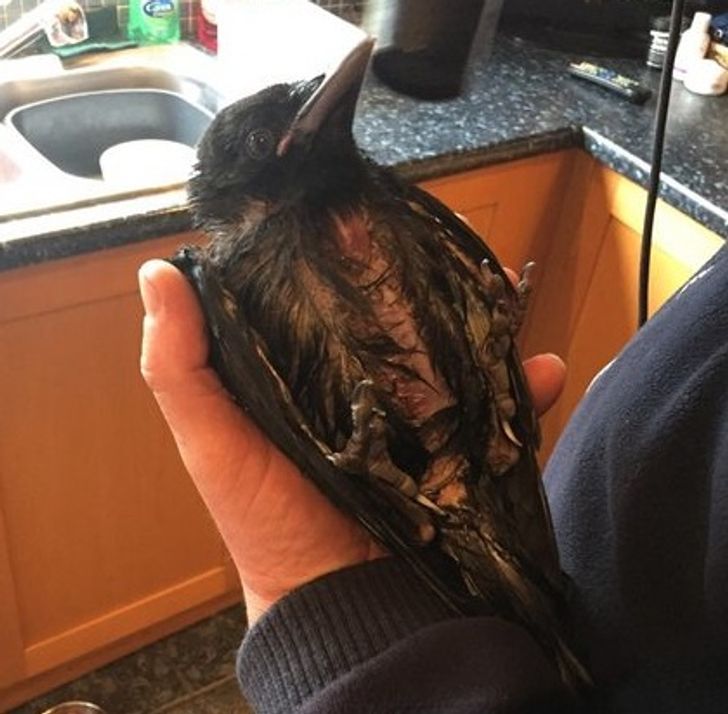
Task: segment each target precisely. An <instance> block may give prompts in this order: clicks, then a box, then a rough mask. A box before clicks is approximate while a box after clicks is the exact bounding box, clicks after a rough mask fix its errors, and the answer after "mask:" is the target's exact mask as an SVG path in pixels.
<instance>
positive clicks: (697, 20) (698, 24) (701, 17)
mask: <svg viewBox="0 0 728 714" xmlns="http://www.w3.org/2000/svg"><path fill="white" fill-rule="evenodd" d="M712 19H713V16H712V15H711V14H710V13H709V12H696V13H695V15H693V24H692V25H690V29H691V30H693V31H695V32H701V33H707V32H708V30H709V29H710V21H711V20H712Z"/></svg>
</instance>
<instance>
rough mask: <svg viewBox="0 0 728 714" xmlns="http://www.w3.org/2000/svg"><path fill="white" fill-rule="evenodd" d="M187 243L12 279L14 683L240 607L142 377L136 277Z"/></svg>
mask: <svg viewBox="0 0 728 714" xmlns="http://www.w3.org/2000/svg"><path fill="white" fill-rule="evenodd" d="M181 240H182V239H181V238H177V239H171V240H165V241H159V242H157V241H153V242H151V243H145V244H144V246H143V247H138V246H134V247H126V248H123V249H119V250H110V251H107V252H103V253H97V254H93V255H91V256H88V257H81V258H74V259H70V260H67V261H58V262H56V263H53V264H47V265H41V266H38V267H35V268H27V269H22V270H17V271H11V272H9V273H6V274H3V275H0V306H1V307H0V355H1V356H2V358H1V359H0V394H1V395H2V409H1V410H0V498H1V499H2V500H1V501H0V513H2V519H3V521H4V524H0V525H4V529H3V536H4V537H3V538H0V545H4V552H2V553H0V597H3V598H4V599H5V600H6V601H5V602H3V603H1V604H0V608H1V609H2V611H3V615H2V620H4V619H5V618H6V617H8V612H11V613H13V615H11V616H10V617H9V618H8V619H10V620H11V621H12V623H14V626H15V627H14V632H11V635H12V636H11V639H10V642H11V643H13V646H14V651H15V654H14V657H13V660H14V661H13V662H12V663H10V664H11V665H12V666H11V667H10V668H9V669H5V668H4V667H3V669H4V672H3V674H4V675H5V679H6V681H4V682H2V683H1V684H0V686H1V685H2V684H5V685H8V684H10V680H12V679H16V680H17V679H19V678H30V677H34V676H36V675H39V674H42V673H45V672H49V671H51V670H53V669H54V668H57V667H59V666H60V665H63V664H66V663H68V662H71V661H73V660H74V659H76V658H79V657H81V656H85V655H88V654H89V653H94V652H101V651H103V650H104V648H107V647H109V646H110V645H113V644H114V643H117V642H119V641H121V640H123V639H124V638H126V637H129V636H130V635H134V634H136V633H139V632H142V631H144V630H147V631H148V632H150V635H149V637H150V639H151V638H153V629H154V627H155V626H158V625H160V624H162V623H164V622H166V621H168V620H170V619H171V618H173V617H175V616H177V615H180V614H181V613H184V612H187V611H189V610H191V609H193V608H199V607H200V606H203V605H205V604H206V603H210V604H214V603H222V602H223V601H224V602H225V603H226V604H227V602H229V601H230V600H231V599H236V598H237V596H238V595H237V591H238V586H237V583H236V582H235V579H234V577H233V575H232V573H233V570H232V568H231V567H230V565H229V563H228V562H227V561H228V559H227V556H226V552H225V550H224V548H223V545H222V542H221V540H220V538H219V536H218V534H217V532H216V530H215V528H214V526H213V524H212V521H211V520H210V518H209V516H208V515H207V512H206V511H205V509H204V507H203V505H202V503H201V501H200V500H199V497H198V495H197V492H196V491H195V489H194V487H193V485H192V483H191V482H190V480H189V478H188V477H187V475H186V472H185V470H184V468H183V466H182V464H181V461H180V459H179V457H178V455H177V450H176V448H175V445H174V443H173V441H172V438H171V436H170V434H169V432H168V430H167V428H166V425H165V424H164V423H163V420H162V418H161V415H160V414H159V411H158V409H157V407H156V404H155V403H154V400H153V398H152V397H151V395H150V393H149V391H148V390H147V388H146V385H145V384H144V383H143V380H142V379H141V376H140V374H139V344H140V334H141V331H140V328H141V319H142V309H141V303H140V300H139V297H138V293H137V287H136V269H137V267H138V266H139V264H140V263H141V262H142V260H143V259H145V258H146V257H149V256H152V255H156V256H164V255H168V254H170V252H171V251H172V249H173V247H174V246H175V245H176V244H178V243H179V242H181ZM218 606H219V605H218ZM2 620H0V622H2ZM150 628H151V630H150ZM6 642H7V640H5V633H3V648H4V646H5V643H6ZM138 644H139V642H138V641H137V642H136V646H138ZM0 649H2V648H0ZM3 656H5V653H4V655H3ZM8 671H10V672H12V673H13V674H12V675H11V676H7V675H6V673H7V672H8ZM1 697H2V693H1V692H0V700H1ZM0 708H3V707H2V706H0Z"/></svg>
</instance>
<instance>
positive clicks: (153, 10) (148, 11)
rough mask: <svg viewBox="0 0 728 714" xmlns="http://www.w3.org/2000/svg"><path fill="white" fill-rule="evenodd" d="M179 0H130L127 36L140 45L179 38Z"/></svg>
mask: <svg viewBox="0 0 728 714" xmlns="http://www.w3.org/2000/svg"><path fill="white" fill-rule="evenodd" d="M179 2H180V0H130V2H129V24H128V26H127V36H128V37H129V39H130V40H134V42H138V43H139V44H140V45H156V44H162V43H165V42H177V41H178V40H179V35H180V31H179Z"/></svg>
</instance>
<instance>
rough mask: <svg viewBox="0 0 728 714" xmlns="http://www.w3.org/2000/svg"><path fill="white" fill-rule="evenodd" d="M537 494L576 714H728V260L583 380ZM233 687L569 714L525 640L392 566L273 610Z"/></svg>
mask: <svg viewBox="0 0 728 714" xmlns="http://www.w3.org/2000/svg"><path fill="white" fill-rule="evenodd" d="M545 479H546V486H547V492H548V496H549V502H550V504H551V508H552V514H553V520H554V526H555V529H556V534H557V539H558V542H559V548H560V552H561V558H562V565H563V569H564V570H565V571H566V572H567V573H568V574H569V575H570V576H571V578H572V580H573V585H574V588H573V590H574V605H573V608H574V610H573V614H574V618H575V621H576V624H577V629H578V632H579V634H580V636H581V638H582V640H583V642H584V644H585V647H586V652H587V661H588V663H589V665H590V667H591V669H592V672H593V674H594V678H595V681H596V687H595V690H594V693H593V695H592V697H591V699H590V701H588V702H587V703H586V704H585V705H584V709H585V710H586V711H605V712H630V713H634V714H645V713H649V712H660V713H669V712H690V713H691V714H709V713H710V714H726V713H728V250H726V249H723V250H721V251H720V252H719V253H718V255H717V256H716V257H715V258H714V259H713V260H712V261H711V262H710V263H709V264H708V265H707V266H706V267H705V268H704V269H703V270H701V271H700V272H699V274H698V275H697V276H696V277H695V278H694V279H693V280H691V281H690V283H689V284H688V285H687V286H686V287H685V288H684V289H683V290H682V291H681V292H680V293H679V294H678V295H676V296H675V297H674V298H673V299H672V300H670V301H669V303H668V304H667V305H666V306H665V307H664V308H663V309H662V310H661V311H660V312H659V313H658V315H656V316H655V317H654V318H653V319H652V320H650V322H649V323H648V324H647V325H646V326H645V327H644V328H643V329H642V330H641V331H640V332H639V334H638V335H637V336H636V337H635V338H634V339H633V340H632V341H631V342H630V344H629V345H628V346H627V347H626V348H625V349H624V350H623V352H622V353H621V354H620V355H619V357H618V358H617V359H616V360H615V362H614V363H613V364H612V365H611V366H610V367H609V368H608V369H607V370H605V372H604V373H602V375H601V376H600V377H599V378H598V379H597V381H596V382H595V384H594V385H593V386H592V388H591V389H590V391H589V392H588V393H587V395H586V396H585V398H584V399H583V401H582V403H581V405H580V407H579V409H578V410H577V412H576V413H575V415H574V416H573V418H572V419H571V422H570V424H569V426H568V427H567V429H566V431H565V433H564V435H563V437H562V438H561V440H560V442H559V444H558V446H557V448H556V450H555V452H554V454H553V456H552V458H551V459H550V461H549V464H548V468H547V470H546V474H545ZM238 676H239V679H240V683H241V686H242V688H243V691H244V692H245V694H246V696H247V698H248V699H249V701H250V702H251V703H252V705H253V706H254V707H255V710H256V711H259V712H266V713H267V712H291V711H294V710H295V711H301V712H310V713H313V712H322V713H330V712H352V713H359V712H362V713H364V712H372V713H374V712H377V713H384V712H433V713H434V712H444V713H451V712H452V713H455V714H465V713H466V712H467V713H470V712H473V713H475V712H519V713H520V712H545V711H563V710H565V709H566V708H567V704H566V703H565V701H564V700H563V699H562V696H563V692H562V691H561V689H560V685H559V682H558V678H557V676H556V674H555V672H554V671H553V669H552V667H551V665H550V664H549V663H548V662H547V661H546V660H545V658H544V657H543V655H542V653H541V651H540V649H539V648H538V646H537V645H536V644H535V643H534V642H533V641H532V640H531V639H530V637H529V635H528V634H527V633H525V632H524V631H523V630H522V629H520V628H519V627H517V626H515V625H512V624H509V623H506V622H504V621H503V620H500V619H498V618H493V617H482V618H469V619H464V618H452V617H451V616H450V615H449V613H448V612H447V611H446V610H445V609H444V608H443V606H442V605H441V604H440V602H439V601H438V600H437V599H436V598H435V597H433V596H432V595H431V594H430V593H429V592H427V591H426V590H425V589H423V588H422V587H420V585H419V584H418V582H417V581H416V579H415V578H414V577H413V576H412V574H411V573H410V572H409V570H408V569H407V567H406V566H404V565H403V564H401V563H400V562H398V561H396V560H394V559H385V560H381V561H377V562H373V563H367V564H365V565H361V566H357V567H354V568H350V569H347V570H342V571H340V572H337V573H332V574H330V575H328V576H326V577H324V578H321V579H319V580H316V581H314V582H312V583H309V584H308V585H306V586H304V587H302V588H300V589H299V590H297V591H295V592H293V593H292V594H291V595H289V596H288V597H287V598H285V599H283V600H282V601H281V602H280V603H278V604H277V605H276V606H275V607H273V608H272V609H271V610H270V611H269V612H268V613H267V614H266V615H265V616H264V617H263V618H261V620H260V621H259V622H258V623H257V624H256V625H255V626H254V627H253V628H252V629H251V630H250V632H249V633H248V635H247V636H246V638H245V640H244V641H243V645H242V647H241V649H240V654H239V658H238Z"/></svg>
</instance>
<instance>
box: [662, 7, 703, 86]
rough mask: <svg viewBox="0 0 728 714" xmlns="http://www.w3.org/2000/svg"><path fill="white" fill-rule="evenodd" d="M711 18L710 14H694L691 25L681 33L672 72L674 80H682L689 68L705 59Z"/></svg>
mask: <svg viewBox="0 0 728 714" xmlns="http://www.w3.org/2000/svg"><path fill="white" fill-rule="evenodd" d="M711 18H712V16H711V15H710V13H707V12H696V13H695V15H694V16H693V22H692V24H691V25H690V27H688V29H687V30H685V32H683V33H682V35H681V37H680V44H679V45H678V47H677V52H676V53H675V65H674V67H673V70H672V76H673V77H674V78H675V79H680V80H682V79H684V77H685V75H686V74H687V72H688V70H689V69H690V66H691V65H693V64H694V63H695V62H698V61H700V60H701V59H703V58H704V57H705V53H706V52H707V51H708V46H709V45H710V34H709V33H708V29H709V28H710V20H711Z"/></svg>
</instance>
